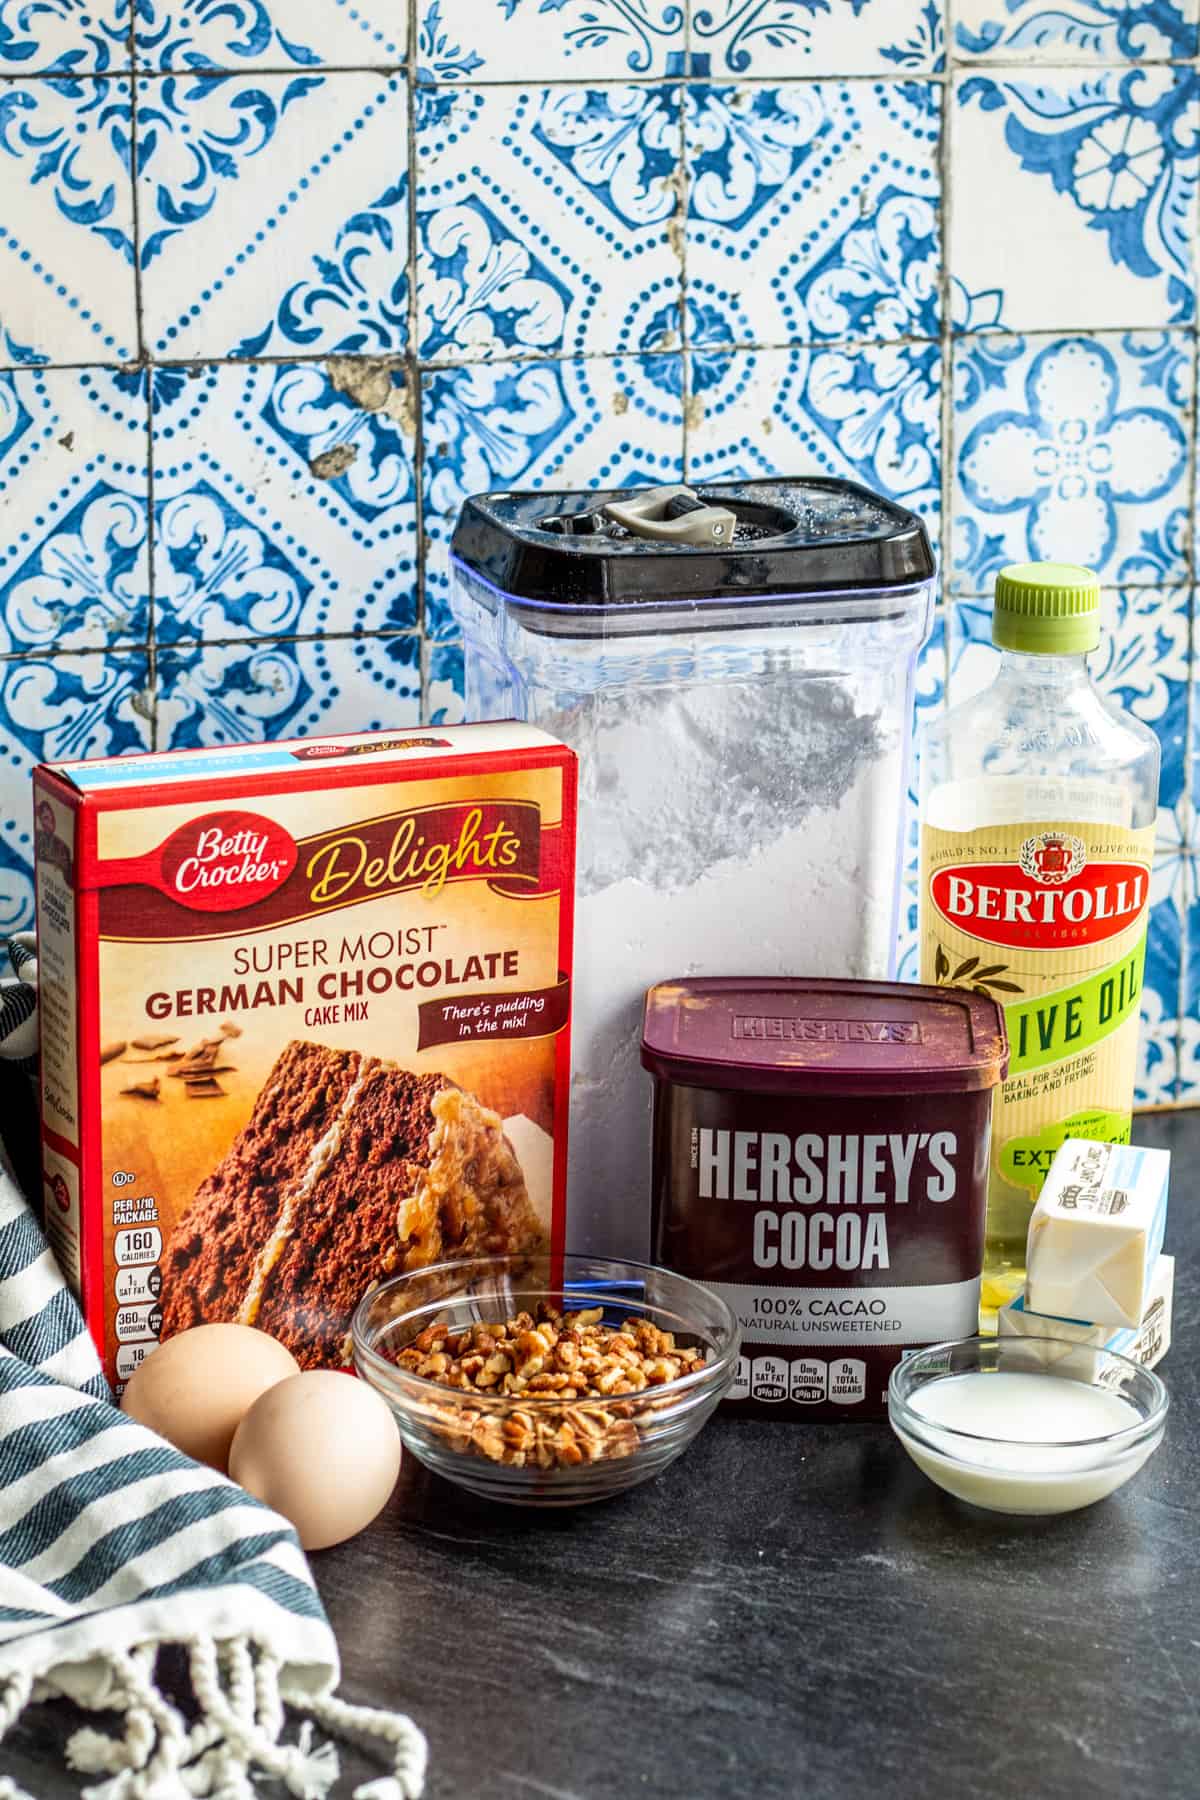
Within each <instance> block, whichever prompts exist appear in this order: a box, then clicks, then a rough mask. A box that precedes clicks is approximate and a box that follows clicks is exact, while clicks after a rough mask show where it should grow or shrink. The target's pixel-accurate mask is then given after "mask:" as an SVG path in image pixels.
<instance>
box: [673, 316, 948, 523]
mask: <svg viewBox="0 0 1200 1800" xmlns="http://www.w3.org/2000/svg"><path fill="white" fill-rule="evenodd" d="M688 367H689V404H688V441H687V471H688V478H689V480H692V481H717V480H736V479H738V478H748V477H755V476H764V475H779V474H794V473H795V472H796V471H797V470H804V471H811V472H813V473H815V474H818V475H834V476H847V477H849V478H851V479H852V480H858V481H862V482H865V483H866V484H867V486H868V487H872V488H875V489H877V490H878V491H880V492H881V493H884V494H887V495H888V496H889V497H890V498H892V499H894V500H899V501H901V502H902V503H903V504H904V505H906V506H911V507H913V508H914V509H915V510H916V511H918V512H920V513H922V514H923V515H924V517H925V519H926V522H927V524H928V525H929V528H930V532H931V535H932V537H933V538H934V540H935V542H936V540H937V537H938V522H939V517H940V513H941V432H940V416H941V415H940V374H941V358H940V354H939V351H938V347H937V345H936V344H920V343H917V344H877V345H868V346H865V347H862V348H858V349H854V348H845V349H843V348H834V347H832V346H829V347H819V348H816V349H813V350H804V349H795V350H756V351H751V352H744V353H741V354H732V353H730V352H729V351H724V350H719V351H718V350H707V349H705V350H692V351H690V352H689V353H688Z"/></svg>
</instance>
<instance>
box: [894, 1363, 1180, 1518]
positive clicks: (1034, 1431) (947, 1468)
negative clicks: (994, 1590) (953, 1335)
mask: <svg viewBox="0 0 1200 1800" xmlns="http://www.w3.org/2000/svg"><path fill="white" fill-rule="evenodd" d="M1064 1343H1065V1340H1063V1339H1059V1338H1053V1339H1050V1338H1036V1337H998V1338H997V1337H976V1338H965V1339H964V1340H963V1341H962V1342H961V1343H956V1344H934V1345H933V1346H932V1348H931V1349H928V1350H918V1351H915V1352H914V1353H913V1354H912V1355H911V1356H907V1357H905V1359H904V1360H903V1361H902V1362H900V1363H898V1364H897V1366H896V1368H895V1369H893V1371H892V1378H891V1381H890V1383H889V1385H888V1418H889V1420H890V1422H891V1426H892V1430H893V1431H894V1432H895V1433H896V1436H897V1437H898V1438H899V1439H900V1442H901V1443H902V1444H903V1445H904V1448H905V1449H906V1450H907V1452H908V1454H909V1455H910V1456H911V1457H912V1460H913V1461H914V1462H915V1463H916V1465H917V1467H918V1468H919V1469H922V1470H923V1471H924V1472H925V1474H926V1475H928V1477H929V1479H930V1480H931V1481H934V1482H936V1483H937V1485H938V1486H939V1487H940V1488H945V1490H946V1492H947V1493H949V1494H954V1495H956V1496H957V1497H958V1498H959V1499H960V1500H968V1501H970V1502H971V1504H972V1505H974V1506H981V1507H984V1508H986V1510H988V1511H989V1512H1005V1513H1023V1514H1029V1515H1034V1514H1047V1513H1064V1512H1074V1511H1075V1510H1076V1509H1077V1508H1079V1507H1081V1506H1091V1505H1093V1504H1094V1502H1095V1501H1097V1500H1104V1499H1106V1498H1107V1496H1108V1495H1109V1494H1112V1493H1115V1492H1116V1490H1117V1489H1118V1488H1119V1487H1123V1486H1124V1485H1125V1483H1126V1482H1127V1481H1128V1480H1129V1478H1130V1477H1131V1476H1132V1475H1136V1474H1137V1472H1138V1470H1139V1469H1140V1468H1141V1467H1142V1464H1143V1463H1144V1462H1145V1461H1146V1460H1147V1458H1148V1457H1149V1456H1151V1455H1152V1453H1153V1452H1154V1451H1155V1450H1157V1448H1158V1446H1159V1444H1160V1443H1161V1442H1162V1437H1163V1431H1164V1429H1165V1426H1166V1419H1167V1406H1168V1404H1169V1400H1168V1395H1167V1390H1166V1387H1165V1386H1164V1384H1163V1383H1162V1381H1160V1380H1159V1378H1158V1376H1157V1375H1155V1374H1154V1373H1153V1372H1152V1370H1150V1369H1145V1368H1143V1367H1142V1365H1141V1364H1140V1363H1135V1362H1131V1361H1130V1360H1129V1358H1128V1357H1127V1356H1118V1355H1117V1353H1116V1352H1115V1351H1113V1350H1101V1349H1098V1348H1095V1347H1093V1346H1090V1345H1086V1344H1070V1345H1067V1347H1066V1348H1065V1349H1064ZM978 1374H984V1375H1017V1376H1020V1377H1022V1378H1023V1387H1022V1389H1015V1388H1013V1387H1012V1385H1011V1384H1006V1386H1007V1396H1008V1398H1007V1400H1006V1405H1005V1407H1004V1411H1005V1412H1006V1413H1008V1414H1009V1415H1010V1416H1009V1418H1008V1419H1004V1418H1003V1417H1002V1418H1001V1419H1000V1420H998V1421H997V1422H995V1423H994V1424H993V1426H992V1428H991V1429H989V1425H988V1422H987V1419H986V1417H984V1416H983V1414H982V1413H980V1414H979V1416H978V1418H975V1417H973V1418H972V1421H971V1422H972V1425H973V1426H974V1427H975V1429H973V1430H966V1429H964V1428H963V1427H962V1426H961V1425H960V1424H959V1423H958V1422H957V1421H956V1422H955V1423H954V1424H953V1425H951V1424H950V1423H943V1422H939V1420H938V1418H937V1417H936V1416H932V1417H931V1416H930V1411H928V1410H923V1408H926V1409H930V1408H939V1409H940V1408H941V1407H944V1406H945V1404H946V1399H947V1396H946V1394H945V1393H943V1394H941V1395H939V1396H937V1398H936V1399H935V1398H934V1384H936V1383H938V1382H943V1381H948V1380H951V1379H953V1378H955V1377H961V1376H971V1375H978ZM1034 1382H1037V1383H1045V1384H1050V1383H1054V1382H1057V1383H1060V1384H1061V1383H1063V1382H1073V1383H1078V1384H1079V1385H1080V1386H1082V1387H1085V1388H1087V1389H1088V1390H1089V1393H1088V1398H1087V1400H1086V1401H1084V1402H1083V1403H1082V1407H1081V1411H1082V1413H1083V1416H1082V1418H1081V1425H1080V1429H1079V1430H1078V1432H1076V1431H1075V1430H1074V1429H1073V1428H1072V1427H1071V1426H1070V1424H1069V1423H1066V1425H1065V1429H1064V1425H1063V1424H1060V1423H1059V1419H1060V1418H1061V1416H1062V1413H1061V1409H1062V1408H1063V1407H1064V1406H1065V1407H1067V1408H1071V1407H1072V1406H1073V1405H1074V1402H1073V1401H1072V1398H1071V1396H1070V1394H1064V1393H1063V1390H1062V1388H1061V1386H1060V1387H1058V1388H1053V1387H1051V1386H1049V1385H1047V1386H1046V1387H1045V1388H1044V1389H1043V1391H1042V1394H1041V1395H1040V1396H1039V1392H1038V1388H1037V1387H1036V1386H1033V1385H1031V1384H1032V1383H1034ZM922 1396H924V1399H923V1398H922ZM1100 1396H1108V1397H1114V1396H1115V1398H1116V1399H1118V1400H1122V1401H1124V1402H1125V1404H1126V1408H1127V1409H1129V1410H1130V1411H1131V1412H1132V1414H1133V1416H1132V1417H1131V1418H1130V1419H1129V1422H1128V1424H1124V1423H1122V1422H1120V1421H1118V1422H1117V1424H1116V1427H1115V1428H1113V1426H1112V1425H1111V1424H1109V1427H1108V1428H1107V1429H1100V1428H1099V1427H1101V1426H1103V1425H1104V1424H1105V1421H1104V1419H1103V1413H1104V1412H1105V1411H1108V1412H1110V1413H1114V1412H1119V1410H1120V1409H1118V1408H1115V1407H1110V1406H1108V1405H1107V1402H1106V1401H1105V1400H1102V1399H1101V1398H1100ZM975 1403H976V1406H977V1407H978V1406H979V1404H980V1397H976V1402H975ZM1039 1408H1041V1411H1040V1419H1039V1411H1038V1410H1037V1409H1039ZM1014 1412H1015V1413H1016V1415H1017V1418H1018V1419H1021V1418H1022V1414H1024V1419H1023V1421H1022V1423H1021V1424H1020V1426H1019V1428H1018V1427H1016V1426H1014V1424H1013V1422H1012V1417H1011V1415H1012V1414H1013V1413H1014ZM1088 1414H1094V1415H1096V1417H1095V1418H1094V1420H1089V1418H1088V1416H1087V1415H1088ZM943 1416H945V1415H943ZM1025 1421H1027V1422H1025ZM1089 1425H1092V1426H1094V1427H1095V1428H1093V1429H1089Z"/></svg>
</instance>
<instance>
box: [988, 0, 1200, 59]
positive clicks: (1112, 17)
mask: <svg viewBox="0 0 1200 1800" xmlns="http://www.w3.org/2000/svg"><path fill="white" fill-rule="evenodd" d="M1198 17H1200V7H1198V6H1197V0H1148V3H1146V0H957V4H956V12H955V27H954V49H955V51H956V53H957V54H958V55H959V56H960V57H962V58H963V59H964V60H965V59H977V60H980V61H985V60H987V59H989V58H990V59H994V60H996V61H1000V60H1003V61H1005V62H1022V63H1038V62H1056V61H1059V60H1069V61H1071V62H1079V63H1088V62H1094V63H1122V62H1129V63H1132V62H1140V61H1143V60H1150V61H1156V62H1162V61H1166V60H1167V59H1182V58H1184V57H1189V56H1195V55H1196V53H1197V49H1198V48H1200V46H1198V44H1197V29H1196V27H1197V18H1198Z"/></svg>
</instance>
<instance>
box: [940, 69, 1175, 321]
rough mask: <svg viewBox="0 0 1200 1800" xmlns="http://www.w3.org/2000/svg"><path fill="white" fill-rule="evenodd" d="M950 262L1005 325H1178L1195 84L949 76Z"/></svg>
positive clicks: (1162, 76)
mask: <svg viewBox="0 0 1200 1800" xmlns="http://www.w3.org/2000/svg"><path fill="white" fill-rule="evenodd" d="M951 167H952V168H953V170H954V174H955V182H956V186H955V205H954V208H953V214H952V220H953V237H952V240H951V245H950V260H951V267H952V268H953V270H954V274H955V277H956V278H957V279H958V280H959V281H961V282H962V283H963V284H964V285H965V287H966V289H967V291H968V292H969V293H972V294H976V293H983V292H987V293H992V294H995V295H996V296H997V299H996V320H995V322H996V323H998V324H1000V325H1003V326H1006V327H1007V328H1009V329H1010V330H1018V331H1019V330H1030V329H1047V328H1049V329H1056V328H1063V327H1066V328H1080V327H1094V328H1096V329H1101V330H1103V329H1106V328H1116V327H1124V326H1131V325H1147V326H1157V325H1169V324H1172V323H1176V322H1182V323H1187V322H1189V321H1190V320H1191V318H1192V316H1193V313H1194V309H1195V266H1194V265H1195V237H1196V229H1195V208H1196V187H1197V175H1198V173H1200V77H1198V76H1197V72H1196V71H1195V70H1194V69H1192V68H1170V67H1153V68H1128V69H1115V68H1110V69H1086V68H1085V69H1078V68H1076V69H1047V70H1044V71H1041V70H1039V71H1038V72H1037V73H1032V72H1027V71H1025V70H1023V69H1021V68H1017V69H1014V70H1011V71H1005V72H1004V73H1003V74H1001V73H1000V72H997V73H996V74H994V75H993V74H986V75H985V74H972V75H965V76H961V77H959V78H957V80H956V84H955V91H954V107H953V126H952V136H951Z"/></svg>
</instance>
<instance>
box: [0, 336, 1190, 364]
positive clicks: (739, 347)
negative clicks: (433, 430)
mask: <svg viewBox="0 0 1200 1800" xmlns="http://www.w3.org/2000/svg"><path fill="white" fill-rule="evenodd" d="M1198 332H1200V326H1197V325H1183V324H1178V325H1144V324H1143V325H1104V326H1100V327H1097V328H1092V327H1090V326H1065V325H1064V326H1040V327H1038V328H1036V329H1034V328H1032V327H1031V328H1028V329H1025V330H1022V331H991V330H982V331H964V332H956V331H954V329H953V327H952V326H951V327H950V328H949V338H950V342H951V344H952V345H954V346H958V345H961V344H971V343H974V342H976V341H979V340H988V339H990V340H993V341H1001V342H1003V341H1005V340H1011V339H1013V338H1022V339H1024V340H1025V341H1026V342H1031V343H1042V342H1047V343H1048V342H1052V341H1053V340H1054V339H1057V338H1072V337H1086V338H1088V339H1089V340H1098V341H1100V342H1103V341H1105V340H1106V339H1109V338H1124V337H1129V336H1138V337H1150V336H1153V337H1170V338H1180V339H1182V338H1186V339H1188V340H1189V342H1192V341H1194V340H1195V338H1196V336H1197V334H1198ZM946 335H947V334H946V331H945V329H943V330H939V332H938V333H937V334H936V335H930V336H921V335H920V334H919V333H916V332H902V333H898V334H897V335H896V336H894V337H886V338H885V337H851V336H842V337H824V338H795V339H790V340H779V341H777V342H773V341H770V340H766V341H760V340H747V341H745V342H734V343H729V342H722V343H721V344H719V345H714V346H713V348H714V349H716V350H719V352H720V353H721V354H722V355H724V356H761V355H775V356H782V355H787V354H789V353H791V352H800V351H822V350H878V349H892V348H896V347H900V348H904V347H910V348H915V347H918V346H922V345H937V346H941V345H942V343H943V341H944V338H945V336H946ZM690 347H691V348H697V347H698V348H700V349H704V348H707V347H708V346H706V345H703V344H701V345H699V346H694V345H693V346H690ZM339 354H342V353H339ZM344 354H345V355H346V356H347V357H348V359H349V360H351V361H364V362H368V361H370V360H372V359H371V356H370V354H369V353H368V352H365V351H347V352H345V353H344ZM628 354H629V352H628V351H625V350H587V351H570V350H565V351H561V352H556V353H554V354H550V355H545V354H541V355H539V354H538V353H537V352H536V351H531V352H529V353H528V354H517V355H512V356H499V355H488V356H486V357H476V358H473V359H472V358H466V357H464V358H462V359H460V360H458V361H439V360H431V361H427V362H426V361H422V360H421V358H420V357H419V356H414V357H413V358H412V359H411V360H412V361H413V362H414V364H415V366H416V367H417V369H419V370H420V371H421V372H422V373H424V374H434V375H437V374H445V373H450V372H455V371H462V370H467V369H476V368H482V367H484V366H485V365H486V366H493V365H497V364H504V365H506V366H512V367H518V366H527V365H530V364H532V365H535V366H539V367H541V366H547V365H556V364H561V363H575V362H593V363H603V362H616V361H619V360H621V358H622V357H626V356H628ZM637 354H638V356H639V357H649V358H652V359H653V358H654V357H670V356H676V355H678V351H677V350H639V351H638V352H637ZM327 358H328V353H327V352H324V351H303V350H296V351H291V352H288V353H287V354H284V353H282V352H281V353H279V354H277V355H266V354H262V355H256V356H227V355H216V354H213V355H209V356H191V357H165V356H155V355H154V352H153V351H152V350H147V351H146V353H145V358H144V360H145V362H146V364H147V365H148V366H149V367H152V368H155V369H185V370H187V369H214V368H234V369H250V368H257V367H281V368H292V367H300V366H305V365H311V366H316V365H320V364H323V363H324V362H325V361H327ZM405 360H406V361H407V360H409V358H407V357H406V358H405ZM135 361H137V362H141V361H142V358H140V357H139V358H137V359H135ZM130 366H131V365H130V363H129V362H128V361H124V362H122V361H111V360H110V361H99V362H50V361H46V362H29V363H16V362H7V363H6V362H0V375H25V374H37V373H40V372H42V371H46V370H54V371H65V370H72V369H74V370H80V371H85V372H91V371H93V370H99V371H102V372H106V373H114V374H120V373H122V372H123V371H125V370H127V369H128V368H129V367H130Z"/></svg>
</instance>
